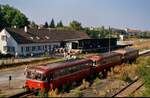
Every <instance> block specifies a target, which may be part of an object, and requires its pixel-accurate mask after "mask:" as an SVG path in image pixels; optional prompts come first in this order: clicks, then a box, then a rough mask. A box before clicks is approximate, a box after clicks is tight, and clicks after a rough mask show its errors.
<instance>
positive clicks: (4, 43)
mask: <svg viewBox="0 0 150 98" xmlns="http://www.w3.org/2000/svg"><path fill="white" fill-rule="evenodd" d="M108 40H111V41H110V43H109V44H110V45H111V46H116V42H117V41H116V39H107V38H105V39H92V38H90V37H89V36H88V35H87V34H86V33H85V32H81V31H75V30H65V29H29V28H27V27H25V28H22V29H18V28H4V29H2V30H1V31H0V52H1V53H2V54H12V55H19V56H27V55H29V56H30V55H31V54H32V55H36V54H44V53H45V52H48V53H51V52H52V51H54V50H55V49H57V48H65V49H66V50H71V49H81V50H85V49H94V48H102V47H108Z"/></svg>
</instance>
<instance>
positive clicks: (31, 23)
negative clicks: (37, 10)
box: [29, 21, 38, 28]
mask: <svg viewBox="0 0 150 98" xmlns="http://www.w3.org/2000/svg"><path fill="white" fill-rule="evenodd" d="M29 27H30V28H38V25H37V24H35V22H34V21H32V22H30V25H29Z"/></svg>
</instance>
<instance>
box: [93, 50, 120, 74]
mask: <svg viewBox="0 0 150 98" xmlns="http://www.w3.org/2000/svg"><path fill="white" fill-rule="evenodd" d="M121 57H122V55H121V54H119V53H114V52H110V53H104V54H101V55H97V56H92V57H90V59H91V60H92V61H93V66H95V72H97V73H99V72H101V71H103V70H104V69H109V68H111V67H113V66H115V65H119V64H121Z"/></svg>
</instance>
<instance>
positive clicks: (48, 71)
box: [25, 48, 139, 90]
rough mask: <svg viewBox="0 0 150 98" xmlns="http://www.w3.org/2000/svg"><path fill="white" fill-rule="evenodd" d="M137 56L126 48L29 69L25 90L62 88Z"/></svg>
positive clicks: (135, 50) (135, 52)
mask: <svg viewBox="0 0 150 98" xmlns="http://www.w3.org/2000/svg"><path fill="white" fill-rule="evenodd" d="M138 54H139V51H138V50H137V49H133V48H127V49H123V50H117V51H113V52H110V53H104V54H101V55H95V56H90V57H88V58H86V59H82V60H76V61H72V62H69V63H68V62H66V63H63V64H55V65H52V64H47V65H41V66H36V67H31V68H28V69H27V75H26V82H25V87H26V88H27V89H43V88H47V89H48V90H51V89H54V88H59V87H63V86H64V85H66V84H70V83H72V82H74V81H78V80H82V79H83V78H88V77H90V76H91V75H95V74H98V73H99V72H103V71H104V70H107V69H109V68H111V67H114V66H116V65H120V64H121V63H124V62H131V61H133V60H135V59H136V58H137V57H138Z"/></svg>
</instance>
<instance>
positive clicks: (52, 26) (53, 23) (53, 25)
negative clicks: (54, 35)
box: [49, 18, 55, 28]
mask: <svg viewBox="0 0 150 98" xmlns="http://www.w3.org/2000/svg"><path fill="white" fill-rule="evenodd" d="M49 27H50V28H55V22H54V19H53V18H52V21H51V23H50V26H49Z"/></svg>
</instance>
